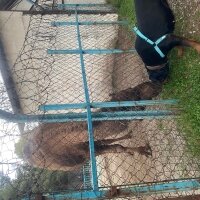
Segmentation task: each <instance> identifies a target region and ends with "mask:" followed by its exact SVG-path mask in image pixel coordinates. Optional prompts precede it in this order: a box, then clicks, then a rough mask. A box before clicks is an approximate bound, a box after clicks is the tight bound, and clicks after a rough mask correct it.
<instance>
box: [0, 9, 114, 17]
mask: <svg viewBox="0 0 200 200" xmlns="http://www.w3.org/2000/svg"><path fill="white" fill-rule="evenodd" d="M1 11H2V10H1ZM4 12H6V11H4ZM12 12H22V13H23V14H24V15H53V14H59V15H62V14H64V15H66V14H69V15H72V14H75V12H76V10H75V9H69V10H43V11H37V10H28V11H24V10H20V11H12ZM114 13H117V10H116V9H115V8H112V9H109V10H108V9H101V10H78V14H87V15H99V14H102V15H105V14H114Z"/></svg>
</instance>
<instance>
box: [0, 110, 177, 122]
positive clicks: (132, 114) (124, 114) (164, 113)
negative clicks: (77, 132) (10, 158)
mask: <svg viewBox="0 0 200 200" xmlns="http://www.w3.org/2000/svg"><path fill="white" fill-rule="evenodd" d="M87 115H88V113H86V112H84V113H63V114H45V115H23V114H12V113H9V112H6V111H2V110H0V118H1V119H3V120H6V121H9V122H13V123H27V122H43V123H56V122H70V121H87ZM175 115H176V113H175V112H173V111H169V110H145V111H117V112H99V113H98V112H93V113H92V112H91V117H92V121H105V120H134V119H135V120H137V119H163V118H165V119H167V118H168V117H169V118H170V119H171V118H172V117H175Z"/></svg>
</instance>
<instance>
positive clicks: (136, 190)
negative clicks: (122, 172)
mask: <svg viewBox="0 0 200 200" xmlns="http://www.w3.org/2000/svg"><path fill="white" fill-rule="evenodd" d="M116 188H117V190H118V191H119V193H120V195H121V196H122V197H123V196H124V195H126V196H137V195H140V196H141V195H151V194H163V193H177V192H182V191H191V190H194V189H199V188H200V183H199V180H197V179H190V180H179V181H178V180H176V181H169V182H167V181H166V182H161V183H149V184H140V185H132V186H131V185H130V186H129V187H123V186H118V187H116ZM45 196H47V197H48V198H52V199H56V200H65V199H80V200H81V199H98V198H109V197H110V198H112V197H111V196H110V188H101V189H100V190H98V191H95V190H89V191H85V190H83V191H78V192H72V193H63V194H47V195H45ZM23 200H27V199H26V198H24V199H23Z"/></svg>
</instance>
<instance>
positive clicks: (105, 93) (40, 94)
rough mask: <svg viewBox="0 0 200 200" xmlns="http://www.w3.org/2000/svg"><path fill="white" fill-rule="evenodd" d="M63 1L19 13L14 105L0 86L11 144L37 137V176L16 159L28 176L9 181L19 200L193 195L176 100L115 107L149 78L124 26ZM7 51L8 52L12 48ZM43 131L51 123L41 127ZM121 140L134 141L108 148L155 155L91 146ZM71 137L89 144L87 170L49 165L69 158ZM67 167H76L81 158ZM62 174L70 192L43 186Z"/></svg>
mask: <svg viewBox="0 0 200 200" xmlns="http://www.w3.org/2000/svg"><path fill="white" fill-rule="evenodd" d="M67 3H68V2H67ZM67 3H66V4H60V3H55V2H54V4H53V5H54V6H55V7H54V9H53V10H52V8H51V9H50V8H49V9H48V10H47V12H46V13H45V11H40V10H39V11H31V14H30V15H29V14H28V12H25V13H24V16H25V18H26V19H27V16H29V17H30V19H29V24H28V26H27V33H26V36H25V41H24V44H23V48H22V50H21V51H20V53H19V56H18V57H17V59H16V62H15V63H14V65H13V66H12V67H11V68H10V71H9V72H8V73H10V74H11V76H12V78H13V80H12V81H13V83H12V84H14V86H12V89H11V91H16V95H14V98H12V100H11V99H10V100H8V97H7V96H6V95H7V94H6V90H5V88H4V87H5V86H4V84H5V85H6V82H5V77H4V84H2V86H1V87H2V91H3V92H2V93H4V97H5V99H6V100H2V102H3V101H4V104H2V107H1V110H0V118H1V119H3V120H5V121H8V122H10V123H14V124H15V125H13V127H14V126H15V128H13V130H14V129H15V131H14V132H15V133H17V134H15V138H16V137H17V139H16V140H17V141H18V143H19V141H23V142H22V147H23V145H26V143H28V141H29V140H30V138H34V135H35V138H34V142H35V143H33V144H34V145H33V149H35V150H34V151H33V152H34V153H36V155H38V157H37V158H36V159H37V164H38V167H39V168H40V169H37V168H33V167H31V166H29V165H30V163H31V161H30V160H31V159H33V158H30V157H29V158H28V159H29V165H26V162H24V161H22V160H20V163H21V165H25V168H24V169H25V170H24V171H23V170H22V169H20V170H21V176H22V174H23V176H24V180H25V181H24V182H23V181H21V180H20V181H21V182H20V181H18V183H16V182H17V181H14V182H15V183H13V185H14V186H13V187H15V190H16V191H17V192H16V193H18V196H19V198H21V199H24V200H25V199H33V198H34V195H35V194H36V193H43V196H45V197H46V198H47V199H96V198H104V199H110V198H115V197H118V198H122V199H123V198H128V197H130V198H131V199H133V198H139V197H141V196H143V198H144V199H158V198H162V197H170V196H181V195H187V194H198V190H199V188H200V183H199V180H198V178H197V177H199V161H198V160H197V159H195V158H193V157H192V156H191V155H190V153H189V152H188V150H187V143H186V141H185V139H184V134H183V133H182V131H181V130H179V129H178V126H177V124H176V119H175V117H177V113H178V112H177V107H178V100H162V99H161V98H159V97H156V98H154V99H153V100H148V99H140V100H139V101H120V102H119V101H113V100H112V94H118V93H119V92H120V91H123V90H126V89H128V88H134V87H136V86H138V85H139V84H141V83H144V82H146V81H148V78H147V74H146V72H145V70H144V67H143V66H142V62H141V61H140V59H139V58H138V56H137V54H136V52H135V49H134V36H133V35H132V34H131V33H130V32H129V31H128V29H127V25H128V22H127V21H123V20H119V19H118V15H117V14H116V13H115V12H114V11H113V9H112V7H111V6H109V5H106V4H100V3H99V4H91V2H89V4H86V3H83V4H73V3H71V2H69V3H68V4H67ZM46 6H47V5H46ZM40 12H43V14H41V13H40ZM66 12H67V13H68V14H65V13H66ZM106 12H107V13H106ZM51 13H52V14H51ZM4 46H6V49H8V50H7V51H8V52H9V45H8V43H7V44H6V43H4ZM4 54H5V52H2V54H1V56H2V57H3V56H5V55H4ZM8 57H9V55H8ZM2 70H3V69H2ZM2 76H3V73H2ZM6 87H7V88H6V89H7V90H8V85H7V86H6ZM13 88H14V89H13ZM12 94H13V93H12ZM8 95H9V94H8ZM11 96H12V95H11ZM11 96H10V95H9V97H11ZM9 101H11V104H12V106H13V105H14V107H15V109H13V110H14V114H13V113H12V112H11V111H10V107H11V106H10V105H8V106H7V107H8V108H7V107H6V106H5V103H7V104H9V103H8V102H9ZM16 102H18V103H16ZM16 105H18V106H16ZM16 107H18V109H16ZM5 108H6V109H5ZM16 110H18V112H15V111H16ZM3 123H6V122H3ZM61 123H62V124H61ZM20 124H21V125H20ZM39 124H48V125H46V127H44V126H41V127H42V128H41V129H39V128H38V127H40V125H39ZM17 126H19V127H20V130H21V133H19V132H18V131H17V130H16V127H17ZM22 127H23V128H22ZM48 127H49V132H48ZM22 129H23V130H22ZM33 130H34V131H33ZM126 134H129V136H130V135H131V139H130V138H129V139H128V138H127V139H124V140H123V141H120V143H119V142H117V143H116V142H115V143H114V145H116V144H118V143H119V144H121V145H122V146H124V147H129V148H137V147H140V146H145V145H147V144H148V145H149V146H150V147H151V150H152V156H150V157H147V156H145V155H140V154H139V153H137V152H136V153H135V154H134V155H130V154H127V153H118V154H116V153H112V152H109V153H108V154H101V155H99V156H96V155H95V152H96V151H98V150H97V149H95V141H97V140H104V139H116V138H120V137H122V136H123V135H126ZM22 138H23V139H22ZM39 140H40V141H39ZM77 140H78V141H81V142H87V141H89V152H90V160H88V162H87V163H86V164H85V165H84V166H83V168H78V169H76V167H74V170H73V171H72V172H65V171H67V170H66V168H65V167H64V166H62V164H55V163H56V162H57V160H59V162H60V163H62V162H64V161H63V160H64V159H65V157H67V155H68V154H70V153H69V152H70V151H68V149H67V148H66V146H69V147H72V146H73V145H75V144H76V143H77ZM38 141H39V142H40V143H39V144H38V143H37V142H38ZM28 144H29V143H28ZM37 145H38V146H37ZM70 145H71V146H70ZM49 147H51V148H49ZM31 148H32V147H31ZM96 148H97V146H96ZM44 149H45V150H44ZM28 150H30V145H29V147H28ZM28 150H27V151H28ZM36 151H41V152H40V154H37V153H38V152H36ZM24 152H25V151H24ZM24 152H23V153H24ZM34 153H33V154H34ZM45 153H48V154H47V155H44V154H45ZM72 153H74V154H76V150H74V152H72ZM54 154H55V155H54ZM39 155H40V156H41V157H40V156H39ZM51 155H52V156H54V157H51ZM23 156H24V155H23ZM29 156H30V155H29ZM33 156H34V155H33ZM49 157H50V158H49ZM39 159H41V160H39ZM24 160H25V161H27V156H24ZM61 161H62V162H61ZM51 162H52V164H51ZM72 162H73V163H75V165H78V161H76V160H74V161H72ZM76 162H77V163H76ZM35 167H37V166H35ZM44 168H47V169H48V170H49V171H48V170H47V171H46V169H44ZM20 170H18V179H19V177H20V176H19V174H20V173H19V171H20ZM51 170H53V171H51ZM55 170H56V171H55ZM59 170H60V171H64V172H62V173H64V174H63V175H62V176H60V177H67V178H66V179H68V181H67V182H65V184H66V185H65V187H66V188H65V187H64V184H63V185H62V184H61V185H62V187H61V185H60V187H59V186H58V183H55V185H54V186H52V188H50V187H49V186H48V187H47V188H45V187H44V182H45V181H46V179H48V178H49V179H50V177H54V175H55V173H56V176H55V177H56V178H57V177H58V173H59ZM27 171H29V173H27V174H26V176H25V172H27ZM30 174H32V175H30ZM30 177H31V178H30ZM56 178H55V179H56ZM18 179H17V180H18ZM27 179H30V182H28V181H27ZM66 179H65V180H66ZM52 181H53V179H52ZM59 181H60V183H61V182H62V181H61V178H60V179H59ZM63 182H64V181H63ZM24 183H25V185H27V187H25V186H24V185H23V184H24ZM15 184H16V185H17V184H18V186H19V187H18V188H17V187H16V185H15ZM56 184H57V187H56ZM21 185H23V187H22V186H21ZM25 189H26V192H24V190H25ZM22 196H23V197H22Z"/></svg>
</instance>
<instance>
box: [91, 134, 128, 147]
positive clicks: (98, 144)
mask: <svg viewBox="0 0 200 200" xmlns="http://www.w3.org/2000/svg"><path fill="white" fill-rule="evenodd" d="M126 139H131V131H130V132H129V133H128V134H126V135H124V136H122V137H119V138H114V139H105V140H98V141H95V145H97V146H101V145H109V144H112V143H114V142H119V141H121V140H126Z"/></svg>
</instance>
